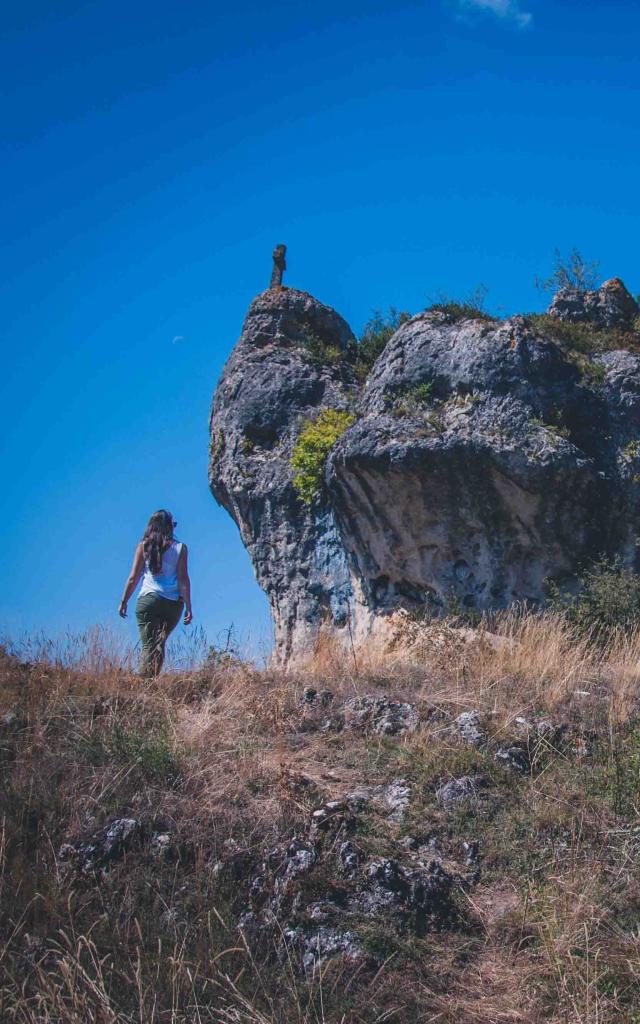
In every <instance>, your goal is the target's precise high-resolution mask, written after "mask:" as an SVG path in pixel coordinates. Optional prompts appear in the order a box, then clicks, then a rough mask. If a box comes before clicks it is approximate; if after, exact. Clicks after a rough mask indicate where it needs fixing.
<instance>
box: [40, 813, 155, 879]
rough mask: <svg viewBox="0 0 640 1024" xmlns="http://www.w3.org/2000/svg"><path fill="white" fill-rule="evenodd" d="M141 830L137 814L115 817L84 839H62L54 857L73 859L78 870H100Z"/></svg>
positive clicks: (118, 855)
mask: <svg viewBox="0 0 640 1024" xmlns="http://www.w3.org/2000/svg"><path fill="white" fill-rule="evenodd" d="M143 833H144V829H143V826H142V822H140V821H139V820H138V819H137V818H116V819H115V821H112V822H111V824H110V825H107V826H106V827H105V828H103V829H100V831H99V832H97V833H96V834H95V835H94V836H92V837H91V839H89V840H88V841H86V842H79V843H64V844H63V845H62V846H61V847H60V850H59V853H58V857H59V859H60V860H62V861H65V860H66V861H73V862H74V863H75V865H76V867H77V869H78V871H80V873H81V874H90V873H92V872H97V871H101V870H102V871H104V870H106V868H107V867H108V866H109V865H110V864H111V863H113V862H114V861H117V860H120V858H121V857H124V855H125V853H126V852H127V851H128V850H129V849H131V847H132V846H133V845H134V843H135V842H136V841H140V840H141V838H142V836H143Z"/></svg>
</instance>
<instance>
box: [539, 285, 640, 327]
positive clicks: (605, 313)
mask: <svg viewBox="0 0 640 1024" xmlns="http://www.w3.org/2000/svg"><path fill="white" fill-rule="evenodd" d="M549 316H555V317H558V319H559V320H568V321H569V322H570V323H590V324H594V325H596V326H597V327H606V328H608V329H611V328H619V329H621V330H625V329H629V328H630V327H631V325H632V324H633V321H634V320H635V319H636V317H637V316H640V306H638V303H637V302H636V301H635V299H634V298H633V296H632V295H631V294H630V293H629V292H628V291H627V289H626V288H625V286H624V284H623V283H622V281H621V280H620V278H619V277H612V278H611V280H610V281H605V282H604V284H603V285H601V286H600V288H598V289H597V290H596V291H586V292H585V291H579V290H578V289H576V288H562V289H561V290H560V291H559V292H558V293H557V295H555V296H554V298H553V302H552V303H551V305H550V307H549Z"/></svg>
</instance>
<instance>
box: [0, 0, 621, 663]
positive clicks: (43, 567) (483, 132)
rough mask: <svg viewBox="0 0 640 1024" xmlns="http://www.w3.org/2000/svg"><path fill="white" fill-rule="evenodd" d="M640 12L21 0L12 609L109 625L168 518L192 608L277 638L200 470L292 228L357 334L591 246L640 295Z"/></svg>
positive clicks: (13, 289)
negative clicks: (250, 318)
mask: <svg viewBox="0 0 640 1024" xmlns="http://www.w3.org/2000/svg"><path fill="white" fill-rule="evenodd" d="M639 41H640V7H638V6H637V5H635V4H631V3H624V4H622V3H606V4H605V3H604V2H594V3H590V4H585V3H584V2H580V0H567V2H564V3H562V2H560V3H558V2H555V3H550V2H548V0H530V2H525V0H522V3H518V2H515V0H457V2H456V0H450V2H447V0H442V2H440V0H433V2H428V0H421V2H418V0H411V2H397V0H396V2H393V3H391V2H387V0H368V2H361V0H341V2H340V3H337V2H335V0H326V2H325V3H323V4H317V5H310V4H301V3H300V2H297V3H294V2H293V0H273V2H272V3H271V4H267V3H257V2H254V0H251V2H249V0H237V2H236V3H235V4H231V5H230V4H226V3H225V4H218V3H217V2H215V0H210V2H208V3H205V2H200V0H193V2H192V3H189V4H179V3H177V2H175V0H172V2H167V0H160V2H155V3H153V4H152V3H150V2H148V0H138V2H137V3H129V4H126V5H125V4H123V3H122V2H120V0H112V2H111V3H109V4H107V3H106V2H103V0H96V2H79V0H76V2H71V0H59V2H58V3H57V4H55V5H52V4H51V3H46V4H45V3H36V2H30V0H26V2H25V3H24V4H22V5H21V6H18V5H12V6H11V7H8V8H6V9H5V10H4V12H3V22H2V30H1V34H0V80H1V82H2V86H1V88H2V106H1V108H0V109H1V111H2V114H1V116H2V147H3V152H2V159H1V161H0V205H1V207H2V209H1V217H2V225H3V231H2V240H1V243H0V245H1V249H0V264H1V266H0V271H1V273H0V294H1V302H2V334H3V371H4V372H3V374H2V385H1V387H2V395H1V396H0V415H1V416H2V418H3V423H2V438H3V444H2V481H3V489H2V499H1V500H2V517H3V526H4V530H3V538H4V544H3V555H4V566H5V569H4V571H5V586H4V588H3V593H2V598H0V630H1V631H3V632H9V633H12V634H14V635H16V634H18V633H20V632H22V631H23V630H26V629H36V628H38V629H44V630H45V631H46V632H49V633H58V632H60V631H62V630H65V629H67V628H71V629H73V630H79V629H82V628H84V627H86V626H88V625H90V624H92V623H96V622H100V623H109V622H111V623H112V624H113V625H114V627H115V628H116V629H117V630H120V631H121V632H122V633H123V635H130V634H131V635H132V634H133V624H132V622H129V623H126V624H125V623H121V622H120V621H119V620H117V618H115V613H116V608H117V604H118V600H119V596H120V591H121V587H122V583H123V579H124V577H125V576H126V573H127V571H128V567H129V562H130V558H131V554H132V551H133V548H134V546H135V543H136V541H137V540H138V539H139V536H140V534H141V531H142V529H143V527H144V524H145V522H146V519H147V517H148V515H149V514H150V513H151V512H152V511H153V510H154V509H155V508H158V507H163V506H164V507H168V508H170V509H171V510H172V511H173V512H174V514H175V516H176V518H177V519H178V521H179V524H180V525H179V530H178V533H179V535H180V536H181V538H182V539H184V540H186V541H187V543H188V544H189V546H190V551H191V561H192V579H193V586H194V610H195V615H196V621H197V622H198V623H199V624H201V625H202V626H203V627H204V628H205V629H206V631H207V633H208V635H209V636H210V638H211V639H212V640H215V639H216V637H217V635H218V634H220V633H221V632H222V631H224V630H226V629H227V628H228V626H229V625H230V624H231V623H233V624H234V625H235V627H236V629H237V631H238V633H239V634H240V636H241V637H242V638H244V639H245V640H247V639H248V641H249V643H250V644H252V645H253V646H254V647H256V646H259V645H260V644H264V643H268V639H269V621H268V613H267V607H266V601H265V599H264V597H263V595H262V594H261V592H260V591H259V589H258V587H257V585H256V583H255V581H254V578H253V572H252V569H251V566H250V563H249V560H248V557H247V555H246V553H245V551H244V549H243V547H242V545H241V543H240V540H239V537H238V534H237V530H236V527H235V525H234V524H233V523H232V522H231V520H230V519H229V517H228V516H227V514H226V513H225V512H223V511H222V510H221V509H219V508H218V507H217V506H216V504H215V502H214V500H213V499H212V497H211V496H210V494H209V492H208V488H207V465H206V464H207V443H208V437H207V419H208V410H209V403H210V398H211V393H212V391H213V388H214V386H215V383H216V381H217V378H218V376H219V373H220V370H221V369H222V366H223V364H224V360H225V359H226V357H227V356H228V354H229V352H230V350H231V348H232V346H233V344H234V342H235V340H236V339H237V337H238V335H239V332H240V329H241V325H242V320H243V316H244V312H245V310H246V307H247V305H248V303H249V302H250V300H251V298H252V297H253V296H254V295H255V294H256V293H257V292H259V291H261V290H262V289H263V288H264V287H265V286H266V284H267V282H268V278H269V272H270V253H271V249H272V247H273V245H274V243H276V242H280V241H282V242H285V243H286V244H287V245H288V250H289V251H288V264H289V272H288V274H287V282H288V283H289V284H290V285H293V286H297V287H300V288H303V289H305V290H307V291H310V292H312V293H313V294H314V295H316V296H317V297H318V298H320V299H322V300H323V301H325V302H328V303H329V304H331V305H333V306H335V307H336V308H337V309H338V310H339V311H340V312H341V313H342V314H343V315H344V316H345V317H346V318H347V320H348V321H349V322H350V323H351V325H352V327H353V328H354V330H356V331H358V330H359V329H360V327H361V326H362V324H363V322H364V321H365V320H366V319H367V318H368V316H369V315H370V314H371V312H372V310H374V309H378V308H382V309H385V308H386V307H388V306H390V305H395V306H397V307H399V308H402V309H408V310H411V311H418V310H419V309H421V308H423V307H424V306H425V304H427V303H428V301H429V299H430V297H434V296H436V295H437V294H438V293H440V292H444V293H447V294H450V295H464V294H466V293H468V292H469V291H471V290H473V289H474V288H475V287H476V286H477V285H478V284H479V283H484V284H485V285H486V286H487V287H488V289H489V293H488V303H489V305H490V306H491V307H492V308H493V309H494V310H496V311H499V312H504V313H509V312H515V311H521V310H527V309H530V310H533V309H541V308H542V307H543V306H544V304H545V298H544V297H543V296H541V295H540V294H539V293H538V292H536V290H535V288H534V286H533V279H534V277H535V275H536V274H543V275H544V274H545V273H548V272H549V271H550V270H551V264H552V258H553V250H554V248H555V247H559V248H560V249H561V250H563V251H567V250H569V249H570V248H572V247H573V246H577V247H578V248H579V249H580V250H582V251H583V253H584V254H585V256H587V257H589V258H592V259H598V260H600V262H601V267H602V275H603V277H608V276H613V275H614V274H617V275H620V276H622V277H623V278H624V279H625V281H626V283H627V284H628V286H629V287H630V288H631V290H633V291H634V292H636V291H639V290H640V269H638V267H637V266H636V263H637V238H638V223H637V216H636V205H637V173H638V164H639V156H640V137H639V135H640V133H639V122H638V108H639V103H638V101H639V99H640V96H639V93H640V76H639V72H638V61H637V53H638V48H639Z"/></svg>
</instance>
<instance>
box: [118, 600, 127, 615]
mask: <svg viewBox="0 0 640 1024" xmlns="http://www.w3.org/2000/svg"><path fill="white" fill-rule="evenodd" d="M118 615H119V616H120V618H121V619H126V617H127V602H126V601H121V602H120V607H119V608H118Z"/></svg>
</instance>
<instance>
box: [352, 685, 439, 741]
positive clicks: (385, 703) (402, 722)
mask: <svg viewBox="0 0 640 1024" xmlns="http://www.w3.org/2000/svg"><path fill="white" fill-rule="evenodd" d="M343 714H344V721H345V727H346V728H347V729H356V730H360V731H370V732H375V733H379V734H380V735H381V736H395V735H398V734H400V733H408V732H415V730H416V729H417V728H418V725H419V724H420V718H419V715H418V712H417V711H416V709H415V707H414V706H413V704H407V703H404V702H402V701H396V700H390V699H389V698H388V697H374V696H370V695H364V696H362V697H352V698H351V700H348V701H347V702H346V703H345V705H344V707H343Z"/></svg>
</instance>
